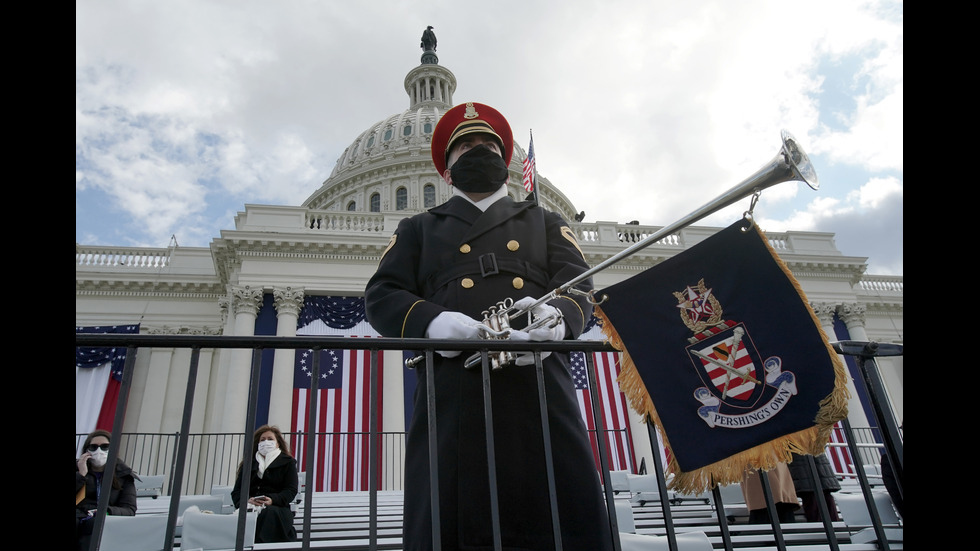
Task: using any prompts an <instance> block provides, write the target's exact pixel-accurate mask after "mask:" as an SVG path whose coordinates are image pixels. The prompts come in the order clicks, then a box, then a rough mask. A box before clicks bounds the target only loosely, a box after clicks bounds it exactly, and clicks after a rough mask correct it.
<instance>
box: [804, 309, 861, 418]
mask: <svg viewBox="0 0 980 551" xmlns="http://www.w3.org/2000/svg"><path fill="white" fill-rule="evenodd" d="M810 307H811V308H813V312H814V313H815V314H816V315H817V319H819V320H820V328H821V329H823V332H824V334H825V335H827V340H828V341H830V342H834V341H838V340H841V339H840V338H838V337H837V334H836V333H835V332H834V314H835V313H836V312H837V305H836V304H833V303H830V302H820V303H815V302H811V303H810ZM837 357H838V358H840V360H841V362H843V364H844V371H845V372H846V373H847V393H848V395H849V396H850V397H849V398H848V399H847V419H848V421H850V422H851V425H852V426H855V427H866V426H868V418H867V416H866V415H865V414H864V409H862V408H861V401H860V400H859V399H858V393H857V387H856V386H854V377H852V376H851V372H850V369H848V367H847V361H846V360H845V358H844V356H843V355H842V354H838V355H837Z"/></svg>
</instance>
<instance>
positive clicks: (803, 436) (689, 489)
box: [595, 223, 850, 494]
mask: <svg viewBox="0 0 980 551" xmlns="http://www.w3.org/2000/svg"><path fill="white" fill-rule="evenodd" d="M751 230H752V231H754V233H755V234H756V235H757V236H759V238H760V239H762V241H763V243H765V245H766V249H768V251H769V254H771V255H772V257H773V259H774V260H775V261H776V263H777V265H778V266H779V267H780V269H781V270H782V271H783V273H784V274H785V275H786V277H787V278H788V279H789V281H790V282H791V283H792V285H793V288H794V289H796V292H797V293H798V294H799V297H800V300H802V301H803V303H804V304H805V305H806V309H807V311H808V312H809V313H810V317H811V318H812V319H813V324H814V325H815V326H816V327H817V328H818V329H819V331H820V335H821V338H822V339H823V343H824V346H825V347H826V349H827V354H828V356H830V359H831V363H832V365H833V368H834V389H833V391H831V393H830V394H829V395H828V396H827V397H825V398H824V399H823V400H821V402H820V409H819V411H818V412H817V415H816V417H815V419H814V426H813V427H811V428H809V429H805V430H802V431H799V432H795V433H792V434H788V435H785V436H782V437H779V438H777V439H775V440H771V441H769V442H766V443H765V444H761V445H758V446H755V447H752V448H749V449H747V450H744V451H741V452H739V453H736V454H735V455H732V456H729V457H728V458H726V459H723V460H721V461H718V462H715V463H712V464H710V465H707V466H705V467H702V468H700V469H697V470H694V471H691V472H683V471H681V470H680V467H679V466H678V463H677V459H676V457H675V455H674V452H673V450H672V449H671V446H670V441H669V440H668V438H667V435H666V434H665V432H664V430H663V427H662V424H661V421H660V417H659V416H658V415H657V408H656V406H654V404H653V400H652V399H651V398H650V393H649V392H648V391H647V388H646V385H645V384H644V383H643V379H642V378H641V377H640V373H639V371H638V370H637V369H636V365H635V364H634V363H633V359H632V358H631V357H630V355H629V351H628V350H627V348H626V345H625V344H624V343H623V341H622V339H621V338H620V337H619V334H618V333H617V332H616V329H615V328H614V327H613V325H612V323H611V322H610V321H609V319H608V318H607V317H606V315H605V314H604V313H603V312H602V307H601V306H596V307H595V314H596V317H597V318H599V319H600V320H601V321H602V332H603V334H604V335H605V336H606V339H607V342H609V344H611V345H612V346H613V347H615V348H616V349H617V350H620V351H622V354H623V362H622V364H623V365H622V368H621V370H620V373H619V377H618V379H617V380H618V381H619V388H620V390H621V391H622V392H623V393H624V394H625V395H626V398H627V400H628V401H629V403H630V406H631V407H632V408H633V409H634V410H635V411H636V412H637V413H639V414H640V415H641V416H643V418H644V420H647V421H650V422H653V423H654V425H655V426H656V427H657V431H658V432H659V433H660V436H661V438H663V441H664V446H665V447H666V448H667V449H668V450H671V451H670V461H669V463H668V465H667V467H666V471H667V473H672V474H673V475H674V476H673V480H672V481H671V483H670V484H669V487H670V489H673V490H677V491H680V492H682V493H687V494H697V493H700V492H704V491H707V490H710V489H711V488H713V487H714V486H715V485H716V484H723V485H724V484H731V483H733V482H739V481H741V479H742V473H743V472H745V470H746V469H749V468H753V469H759V470H763V471H768V470H769V469H771V468H773V467H775V466H776V464H777V463H788V462H790V461H792V456H791V454H793V453H801V454H806V455H817V454H821V453H824V448H825V446H826V445H827V441H828V440H829V439H830V434H831V431H832V430H833V428H834V425H835V424H836V423H837V422H838V421H840V420H841V419H844V418H845V417H847V401H848V399H849V398H850V393H849V392H848V390H847V371H846V370H845V368H844V363H843V362H842V361H841V359H840V356H838V355H837V352H836V351H835V350H834V349H833V347H832V346H831V345H830V341H829V340H828V339H827V335H826V334H825V333H824V331H823V328H822V327H821V325H820V320H819V319H818V318H817V316H816V314H815V313H814V312H813V308H812V307H810V302H809V301H808V300H807V298H806V294H805V293H804V292H803V289H802V288H801V287H800V284H799V282H798V281H797V280H796V278H795V277H793V273H792V272H791V271H790V270H789V268H788V267H787V266H786V264H785V263H784V262H783V261H782V259H780V258H779V256H778V255H777V254H776V251H775V250H773V248H772V246H771V245H770V244H769V240H768V239H767V238H766V236H765V235H764V234H763V233H762V231H761V230H759V228H758V227H757V226H756V225H755V223H751ZM747 231H748V229H747Z"/></svg>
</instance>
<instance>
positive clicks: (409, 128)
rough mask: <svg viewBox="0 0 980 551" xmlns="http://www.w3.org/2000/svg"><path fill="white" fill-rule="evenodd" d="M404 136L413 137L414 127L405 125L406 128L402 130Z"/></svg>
mask: <svg viewBox="0 0 980 551" xmlns="http://www.w3.org/2000/svg"><path fill="white" fill-rule="evenodd" d="M402 135H403V136H411V135H412V125H410V124H406V125H405V128H403V129H402Z"/></svg>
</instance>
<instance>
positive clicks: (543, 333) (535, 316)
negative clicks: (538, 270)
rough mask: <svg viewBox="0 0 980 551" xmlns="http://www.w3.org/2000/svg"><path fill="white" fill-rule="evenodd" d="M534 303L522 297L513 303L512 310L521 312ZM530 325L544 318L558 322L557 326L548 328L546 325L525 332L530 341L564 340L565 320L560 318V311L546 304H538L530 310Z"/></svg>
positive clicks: (533, 300) (531, 299)
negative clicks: (550, 318)
mask: <svg viewBox="0 0 980 551" xmlns="http://www.w3.org/2000/svg"><path fill="white" fill-rule="evenodd" d="M534 303H535V299H533V298H531V297H524V298H522V299H521V300H518V301H517V302H515V303H514V308H516V309H518V310H523V309H525V308H527V307H528V306H530V305H532V304H534ZM531 314H532V318H531V321H532V323H533V322H535V321H537V320H539V319H541V318H545V317H552V318H555V319H557V320H559V322H558V325H555V326H554V327H549V326H548V325H547V324H546V325H544V326H542V327H538V328H537V329H531V330H530V331H527V334H528V335H529V336H530V340H532V341H560V340H564V339H565V320H564V319H562V317H561V310H559V309H557V308H555V307H554V306H551V305H548V304H544V303H542V304H539V305H537V306H535V307H534V308H533V309H532V310H531Z"/></svg>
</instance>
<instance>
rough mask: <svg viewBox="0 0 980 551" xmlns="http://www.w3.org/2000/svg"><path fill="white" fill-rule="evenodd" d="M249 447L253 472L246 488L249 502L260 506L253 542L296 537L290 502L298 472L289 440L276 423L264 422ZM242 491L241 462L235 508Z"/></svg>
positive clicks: (232, 493)
mask: <svg viewBox="0 0 980 551" xmlns="http://www.w3.org/2000/svg"><path fill="white" fill-rule="evenodd" d="M252 449H254V450H255V457H254V458H253V459H252V476H251V483H250V484H249V488H248V495H249V498H248V503H249V505H252V506H254V507H261V508H262V511H261V512H260V513H259V516H258V519H256V522H255V542H256V543H272V542H280V541H296V528H295V527H293V512H292V510H290V508H289V504H290V503H292V501H293V499H295V498H296V492H297V491H298V488H299V475H298V474H297V469H296V460H295V459H293V457H292V456H291V455H290V453H289V444H287V443H286V439H285V438H283V436H282V432H281V431H280V430H279V427H274V426H270V425H265V426H262V427H259V429H258V430H256V431H255V437H254V440H253V446H252ZM241 495H242V465H239V466H238V475H237V477H236V478H235V486H234V487H233V488H232V489H231V499H232V501H233V502H234V504H235V507H236V508H238V507H239V504H240V503H241Z"/></svg>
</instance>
